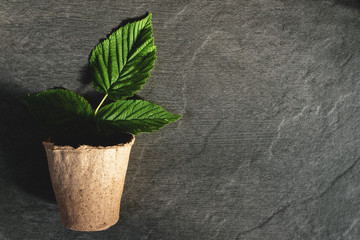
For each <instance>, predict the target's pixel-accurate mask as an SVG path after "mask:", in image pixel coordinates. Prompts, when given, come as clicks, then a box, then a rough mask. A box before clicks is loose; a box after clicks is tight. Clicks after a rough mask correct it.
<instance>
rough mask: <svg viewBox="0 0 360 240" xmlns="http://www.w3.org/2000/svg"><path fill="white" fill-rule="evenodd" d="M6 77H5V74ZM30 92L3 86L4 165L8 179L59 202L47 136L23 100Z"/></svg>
mask: <svg viewBox="0 0 360 240" xmlns="http://www.w3.org/2000/svg"><path fill="white" fill-rule="evenodd" d="M2 76H3V74H2ZM26 94H28V93H27V91H26V90H25V89H23V88H21V87H19V86H15V85H12V86H1V88H0V99H1V101H0V102H1V104H0V111H1V113H2V116H1V126H0V132H1V145H0V147H1V152H2V154H3V156H2V158H1V161H3V162H2V164H5V166H6V167H5V173H4V174H2V175H1V176H0V177H2V178H5V179H4V180H5V181H6V182H9V184H15V185H18V186H19V187H21V188H22V189H24V190H25V192H28V193H30V194H33V195H35V196H37V197H40V198H42V199H44V200H46V201H51V202H55V197H54V193H53V190H52V186H51V181H50V175H49V171H48V165H47V160H46V156H45V151H44V148H43V146H42V143H41V142H42V141H43V140H44V139H46V137H47V136H46V134H45V132H44V131H43V130H42V128H41V127H40V126H39V125H38V124H37V123H36V122H35V121H34V119H33V117H32V116H31V115H30V113H29V112H28V110H27V108H26V106H25V105H24V104H23V103H22V102H21V100H20V97H21V96H25V95H26Z"/></svg>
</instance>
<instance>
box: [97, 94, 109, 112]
mask: <svg viewBox="0 0 360 240" xmlns="http://www.w3.org/2000/svg"><path fill="white" fill-rule="evenodd" d="M107 96H108V94H106V95H105V96H104V98H103V99H102V100H101V102H100V103H99V106H97V108H96V110H95V113H94V116H96V114H97V112H98V111H99V109H100V107H101V105H102V104H103V103H104V101H105V99H106V98H107Z"/></svg>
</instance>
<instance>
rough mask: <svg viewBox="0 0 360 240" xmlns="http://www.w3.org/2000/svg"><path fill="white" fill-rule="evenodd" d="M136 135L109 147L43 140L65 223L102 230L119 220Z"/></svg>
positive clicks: (90, 229) (86, 229)
mask: <svg viewBox="0 0 360 240" xmlns="http://www.w3.org/2000/svg"><path fill="white" fill-rule="evenodd" d="M134 141H135V137H134V136H132V139H131V140H130V141H129V142H127V143H125V144H119V145H115V146H108V147H101V146H99V147H95V146H89V145H82V146H80V147H78V148H73V147H71V146H57V145H55V144H54V143H52V142H49V141H46V142H43V145H44V147H45V150H46V156H47V159H48V164H49V171H50V177H51V182H52V186H53V189H54V192H55V197H56V201H57V204H58V207H59V210H60V216H61V220H62V222H63V224H64V225H65V227H67V228H69V229H71V230H76V231H101V230H105V229H107V228H109V227H111V226H113V225H115V224H116V223H117V221H118V220H119V214H120V201H121V196H122V192H123V188H124V183H125V176H126V170H127V166H128V162H129V155H130V151H131V147H132V145H133V144H134Z"/></svg>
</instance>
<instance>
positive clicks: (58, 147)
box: [42, 134, 135, 151]
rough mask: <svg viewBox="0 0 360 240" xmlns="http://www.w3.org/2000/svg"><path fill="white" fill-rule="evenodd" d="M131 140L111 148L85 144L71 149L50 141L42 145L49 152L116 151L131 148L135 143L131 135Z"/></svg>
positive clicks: (68, 146)
mask: <svg viewBox="0 0 360 240" xmlns="http://www.w3.org/2000/svg"><path fill="white" fill-rule="evenodd" d="M131 136H132V138H131V140H130V141H129V142H126V143H119V144H116V145H111V146H101V145H99V146H92V145H87V144H82V145H79V146H78V147H75V148H74V147H73V146H70V145H56V144H55V143H54V142H52V141H51V140H50V139H48V140H46V141H43V142H42V144H43V145H44V147H45V148H49V149H51V150H62V151H64V150H94V149H99V150H100V149H116V148H119V147H126V146H132V145H133V144H134V142H135V136H134V135H133V134H131Z"/></svg>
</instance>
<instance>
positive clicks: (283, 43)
mask: <svg viewBox="0 0 360 240" xmlns="http://www.w3.org/2000/svg"><path fill="white" fill-rule="evenodd" d="M359 10H360V4H359V1H350V0H348V1H342V0H323V1H310V0H296V1H295V0H289V1H281V0H268V1H264V0H252V1H250V0H244V1H231V0H228V1H220V0H216V1H160V0H151V1H144V0H136V1H82V0H81V1H24V0H18V1H5V0H3V1H1V2H0V42H1V44H0V47H1V49H0V50H1V54H0V79H1V81H0V83H1V85H0V98H1V102H0V112H1V118H0V121H1V124H0V132H1V145H0V146H1V148H0V190H1V194H0V216H1V217H0V239H2V240H3V239H9V240H10V239H207V240H208V239H244V240H245V239H246V240H253V239H265V240H266V239H269V240H270V239H271V240H272V239H278V240H281V239H316V240H319V239H326V240H328V239H334V240H335V239H360V208H359V206H360V187H359V186H360V163H359V158H360V152H359V143H360V132H359V123H360V121H359V118H360V97H359V87H360V84H359V75H360V74H359V72H358V70H359V63H360V62H359V60H360V57H359V56H360V54H359V46H360V18H359V17H360V12H359ZM147 11H149V12H152V13H153V26H154V37H155V42H156V45H157V49H158V59H157V61H156V66H155V69H154V70H153V71H152V77H151V79H150V80H148V83H147V85H146V86H145V87H144V88H143V90H142V91H141V92H139V96H141V97H143V98H145V99H146V100H149V101H153V102H155V103H157V104H160V105H162V106H163V107H165V108H166V109H167V110H169V111H172V112H175V113H179V114H183V115H184V116H183V118H182V119H181V121H178V122H176V123H174V124H172V125H169V126H167V127H166V128H164V129H162V130H161V131H159V132H156V133H154V134H142V135H139V136H138V137H137V140H136V143H135V146H134V148H133V151H132V153H131V159H130V165H129V169H128V174H127V178H126V185H125V189H124V195H123V199H122V203H121V216H120V221H119V222H118V224H116V225H115V226H114V227H112V228H110V229H109V230H107V231H104V232H97V233H81V232H74V231H70V230H67V229H65V228H64V227H63V226H62V224H61V222H60V218H59V212H58V209H57V206H56V203H55V201H54V196H53V192H52V189H51V185H50V180H49V175H48V172H47V163H46V159H45V153H44V150H43V149H42V146H41V141H42V140H44V139H45V138H46V133H44V132H42V131H41V130H39V129H38V127H37V125H36V123H34V122H33V120H31V119H30V118H29V116H28V113H27V112H26V109H25V108H24V106H23V105H21V103H20V102H19V100H18V97H20V96H23V95H25V94H27V93H33V92H36V91H40V90H43V89H46V88H51V87H54V86H61V87H65V88H69V89H72V90H75V91H77V92H78V93H81V94H85V95H86V96H90V97H91V96H92V89H91V87H90V86H89V84H88V80H89V74H88V72H87V61H88V56H89V53H90V51H91V50H92V48H93V47H94V46H95V45H96V44H97V43H98V42H99V41H100V39H102V38H104V37H105V36H106V35H107V34H108V33H109V32H110V31H111V30H112V29H113V28H115V27H116V26H118V25H119V24H120V23H121V22H122V21H123V20H126V19H127V18H133V17H139V16H142V15H144V14H145V13H146V12H147Z"/></svg>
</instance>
